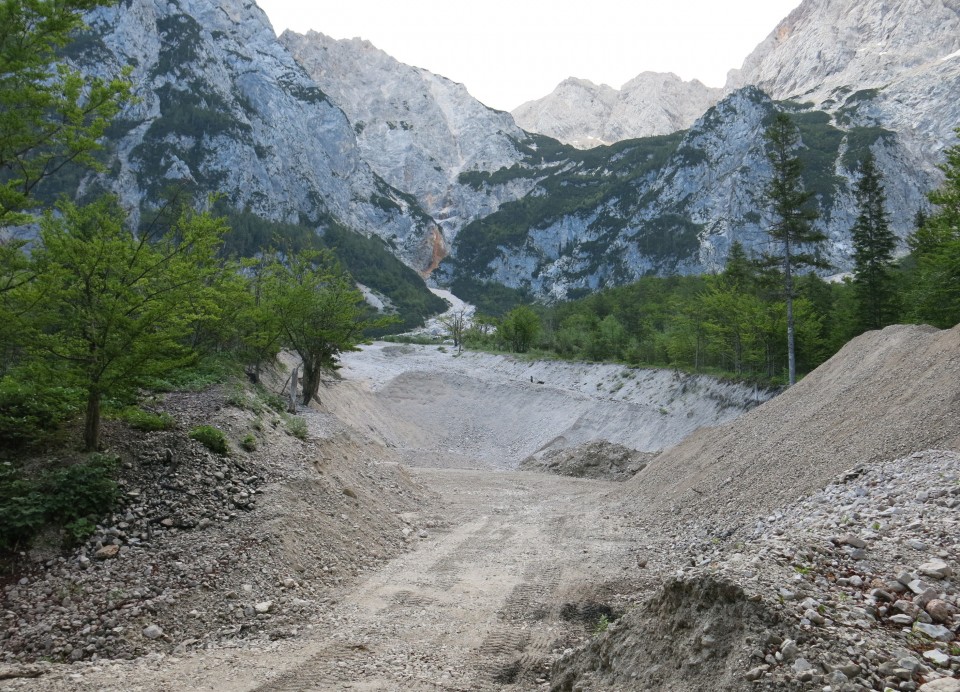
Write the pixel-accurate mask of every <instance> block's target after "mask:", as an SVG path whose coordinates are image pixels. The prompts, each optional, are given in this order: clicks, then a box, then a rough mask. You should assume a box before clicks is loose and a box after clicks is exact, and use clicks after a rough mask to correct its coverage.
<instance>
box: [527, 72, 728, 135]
mask: <svg viewBox="0 0 960 692" xmlns="http://www.w3.org/2000/svg"><path fill="white" fill-rule="evenodd" d="M721 93H722V91H721V90H720V89H710V88H709V87H706V86H704V85H703V84H702V83H701V82H699V81H697V80H693V81H690V82H685V81H683V80H682V79H680V78H679V77H678V76H677V75H675V74H673V73H661V72H642V73H641V74H639V75H637V76H636V77H634V78H633V79H631V80H630V81H629V82H627V83H626V84H624V85H623V86H622V87H621V88H620V89H619V90H617V89H613V88H612V87H609V86H607V85H606V84H601V85H596V84H594V83H593V82H591V81H589V80H586V79H577V78H569V79H565V80H564V81H563V82H561V83H560V84H559V85H558V86H557V88H556V89H554V90H553V92H551V93H550V94H549V95H547V96H545V97H544V98H542V99H537V100H535V101H528V102H527V103H524V104H523V105H521V106H519V107H518V108H517V109H516V110H514V111H513V117H514V120H516V121H517V124H518V125H520V127H522V128H523V129H525V130H528V131H530V132H537V133H540V134H544V135H547V136H549V137H554V138H556V139H559V140H560V141H561V142H565V143H567V144H572V145H573V146H576V147H578V148H581V149H588V148H591V147H595V146H598V145H602V144H611V143H613V142H619V141H621V140H624V139H634V138H637V137H648V136H652V135H663V134H669V133H671V132H676V131H677V130H682V129H685V128H687V127H690V125H692V124H693V122H694V121H695V120H696V119H697V118H698V117H699V116H700V115H702V114H703V112H704V111H705V110H706V109H707V108H709V107H710V106H711V105H713V104H714V103H716V101H717V100H718V99H719V98H720V95H721Z"/></svg>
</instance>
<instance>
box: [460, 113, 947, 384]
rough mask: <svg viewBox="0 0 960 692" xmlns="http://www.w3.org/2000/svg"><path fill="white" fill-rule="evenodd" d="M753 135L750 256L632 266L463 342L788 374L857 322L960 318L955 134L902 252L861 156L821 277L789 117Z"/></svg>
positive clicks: (847, 334) (764, 376) (525, 308)
mask: <svg viewBox="0 0 960 692" xmlns="http://www.w3.org/2000/svg"><path fill="white" fill-rule="evenodd" d="M957 132H958V135H960V130H958V131H957ZM764 139H765V145H766V151H767V154H768V158H769V160H770V162H771V167H772V175H771V179H770V181H769V182H768V184H767V186H766V188H765V190H764V195H765V199H766V200H767V203H768V204H769V207H770V210H771V212H772V217H773V223H772V225H771V227H770V228H769V230H768V241H769V242H768V243H767V244H766V246H765V247H764V249H763V251H761V252H758V253H756V254H754V255H749V254H748V253H747V252H746V251H745V249H744V248H743V246H742V245H740V244H739V243H733V244H732V246H731V248H730V251H729V254H728V259H727V263H726V266H725V268H724V269H723V270H722V271H720V272H718V273H716V274H713V275H704V276H686V277H681V276H674V277H666V278H659V277H645V278H643V279H641V280H639V281H637V282H635V283H633V284H630V285H627V286H621V287H616V288H609V289H605V290H602V291H599V292H597V293H595V294H593V295H590V296H587V297H584V298H581V299H579V300H574V301H569V302H563V303H558V304H553V305H550V306H543V305H537V304H530V305H521V306H517V307H515V308H514V309H513V310H511V311H509V312H508V313H506V315H504V316H503V317H502V318H493V317H484V316H482V315H481V316H479V317H478V318H477V319H475V321H474V324H473V326H472V327H471V328H469V329H467V330H465V332H464V335H463V340H464V343H466V344H467V345H468V346H473V347H478V348H497V349H506V350H512V351H515V352H527V351H530V350H534V351H539V352H542V353H544V354H548V355H555V356H559V357H563V358H572V359H586V360H612V361H619V362H623V363H627V364H631V365H649V366H669V367H678V368H684V369H688V370H694V371H711V372H717V373H723V374H730V375H733V376H736V377H740V378H745V379H753V380H758V381H763V382H766V383H779V384H788V385H789V384H792V383H793V382H794V381H795V380H796V377H797V373H798V372H800V373H803V372H808V371H810V370H812V369H813V368H815V367H816V366H817V365H819V364H820V363H822V362H823V361H825V360H826V359H827V358H829V357H830V356H832V355H833V354H834V353H835V352H836V351H837V350H839V349H840V348H841V347H842V346H843V345H844V344H845V343H846V342H847V341H849V340H850V339H851V338H853V337H855V336H857V335H859V334H861V333H863V332H864V331H867V330H871V329H880V328H882V327H885V326H887V325H890V324H895V323H928V324H932V325H934V326H937V327H941V328H949V327H952V326H954V325H955V324H957V323H958V322H960V145H954V146H952V147H949V148H948V149H947V150H946V152H945V162H944V163H942V164H941V166H940V168H941V170H942V171H943V173H944V183H943V185H942V186H941V187H940V188H938V189H937V190H934V191H932V192H931V193H930V194H929V195H928V198H929V202H930V205H931V208H932V212H930V213H927V212H925V211H923V210H921V211H918V213H917V217H916V221H915V229H914V231H913V232H912V233H911V235H910V236H909V237H908V239H907V246H908V248H909V250H910V252H909V254H908V255H906V256H905V257H902V258H900V259H896V258H895V252H896V249H897V238H896V236H895V235H894V233H893V232H892V231H891V229H890V226H889V216H888V213H887V211H886V206H885V205H886V195H885V191H884V181H883V178H882V176H881V174H880V172H879V170H878V168H877V165H876V162H875V161H874V159H873V157H872V156H871V155H867V156H866V157H865V158H864V159H863V160H862V161H861V162H860V163H859V166H858V175H857V182H856V187H855V190H854V196H855V200H856V205H857V216H856V220H855V223H854V225H853V227H852V228H851V239H852V244H853V261H854V269H853V271H852V273H851V275H850V276H848V277H846V278H844V279H843V280H842V281H836V282H832V283H828V282H826V281H824V280H823V279H821V278H820V277H819V276H818V275H817V274H816V273H815V272H814V271H813V270H815V269H824V268H826V264H825V263H824V262H823V260H822V258H821V252H820V247H821V244H822V243H823V241H824V240H825V238H824V236H823V235H822V234H821V233H820V232H819V231H818V230H816V228H815V224H814V222H815V220H816V213H815V210H814V207H813V203H812V202H813V200H812V195H811V194H810V193H809V192H808V191H806V190H804V187H803V183H802V172H803V171H802V166H801V164H800V160H799V158H798V156H797V154H796V152H797V149H798V147H799V146H801V143H800V141H799V137H798V134H797V130H796V128H795V127H794V126H793V123H792V122H791V120H790V118H789V116H787V115H785V114H778V115H777V116H776V117H775V119H774V120H773V122H772V123H771V124H770V126H769V127H768V128H767V130H766V132H765V135H764Z"/></svg>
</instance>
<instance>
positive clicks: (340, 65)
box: [280, 31, 534, 242]
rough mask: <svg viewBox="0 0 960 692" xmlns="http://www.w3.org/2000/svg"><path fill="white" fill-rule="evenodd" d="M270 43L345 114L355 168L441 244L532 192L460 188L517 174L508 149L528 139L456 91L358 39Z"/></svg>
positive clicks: (521, 186) (514, 186) (517, 160)
mask: <svg viewBox="0 0 960 692" xmlns="http://www.w3.org/2000/svg"><path fill="white" fill-rule="evenodd" d="M280 42H281V43H282V44H283V45H284V46H286V48H287V49H288V50H289V51H290V53H291V54H292V55H293V56H294V58H296V60H297V61H298V62H299V63H300V64H301V65H302V66H303V68H304V69H305V70H306V71H307V73H308V74H309V75H310V76H311V77H312V78H313V79H314V80H316V82H317V84H319V86H320V88H321V89H323V91H324V93H326V94H327V95H328V96H329V97H330V99H331V100H332V101H333V102H334V103H336V104H337V105H338V106H339V107H340V108H341V109H343V111H344V113H346V115H347V118H348V119H349V120H350V122H351V123H352V125H353V129H354V131H355V132H356V137H357V142H358V144H359V146H360V151H361V155H362V157H363V159H364V160H365V161H366V162H367V163H368V164H369V165H370V167H371V168H372V169H373V170H375V171H376V172H377V174H378V175H380V176H381V177H383V179H384V180H386V181H387V182H388V183H389V184H390V185H392V186H394V187H396V188H398V189H400V190H403V191H404V192H406V193H409V194H410V195H412V196H413V197H414V198H416V200H417V202H418V203H419V204H420V206H422V207H423V209H424V210H425V211H426V212H427V213H428V214H430V215H431V216H432V217H433V218H434V219H436V220H437V222H438V223H439V224H440V226H441V227H442V228H443V233H444V239H445V241H446V242H450V241H452V240H453V238H454V237H455V236H456V234H457V232H458V231H459V230H460V229H461V228H462V227H463V226H464V225H465V224H466V223H469V222H470V221H472V220H474V219H477V218H482V217H484V216H487V215H488V214H490V213H492V212H494V211H496V210H497V209H498V208H499V206H500V204H502V203H503V202H504V201H511V200H515V199H518V198H520V197H522V196H523V195H525V194H526V193H527V192H529V190H530V188H531V187H532V186H533V183H534V180H533V179H531V178H528V177H513V178H511V179H510V180H508V181H507V182H505V184H502V185H494V186H492V187H489V188H487V189H482V190H481V189H478V188H477V187H474V186H471V185H468V184H465V183H464V182H462V180H461V175H463V174H467V175H469V174H471V173H473V174H477V173H488V174H489V173H493V172H494V171H497V170H500V169H509V168H511V167H512V166H520V165H524V161H525V158H526V157H525V156H524V154H523V153H522V152H521V151H520V150H519V149H518V146H517V144H518V142H521V141H523V140H526V139H527V138H528V136H527V134H526V133H524V132H523V131H522V130H520V128H518V127H517V126H516V124H514V122H513V120H512V119H511V118H510V115H509V114H508V113H504V112H502V111H495V110H492V109H490V108H487V107H486V106H484V105H483V104H482V103H480V102H479V101H477V100H476V99H475V98H473V97H472V96H471V95H470V94H469V92H467V89H466V87H464V86H463V85H462V84H458V83H456V82H452V81H450V80H449V79H446V78H445V77H441V76H440V75H436V74H433V73H432V72H429V71H427V70H424V69H420V68H417V67H411V66H409V65H404V64H403V63H400V62H399V61H397V60H395V59H394V58H392V57H390V56H389V55H387V54H386V53H384V52H383V51H381V50H379V49H377V48H376V47H374V46H373V45H371V44H370V43H369V42H367V41H363V40H361V39H352V40H342V41H338V40H335V39H332V38H330V37H328V36H324V35H323V34H320V33H317V32H315V31H311V32H309V33H307V34H306V35H301V34H297V33H294V32H291V31H286V32H284V33H283V35H282V36H281V37H280Z"/></svg>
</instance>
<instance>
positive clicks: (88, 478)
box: [0, 454, 119, 551]
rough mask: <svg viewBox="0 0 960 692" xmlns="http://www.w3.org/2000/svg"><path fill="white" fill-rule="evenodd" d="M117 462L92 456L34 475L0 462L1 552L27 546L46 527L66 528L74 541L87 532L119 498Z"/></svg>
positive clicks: (88, 532)
mask: <svg viewBox="0 0 960 692" xmlns="http://www.w3.org/2000/svg"><path fill="white" fill-rule="evenodd" d="M117 462H118V460H117V459H116V458H115V457H110V456H105V455H101V454H93V455H91V456H90V457H89V458H88V459H87V460H86V461H84V462H80V463H76V464H72V465H69V466H64V467H61V468H56V469H52V470H47V471H45V472H43V473H41V474H39V475H35V476H28V475H26V474H24V473H22V472H21V471H20V470H18V469H16V468H15V467H14V466H12V465H11V464H0V550H2V551H11V550H15V549H18V548H23V547H25V546H27V545H29V543H30V541H31V540H32V539H33V537H34V536H35V535H36V534H37V533H39V532H40V531H41V530H42V529H43V528H44V527H45V526H48V525H56V526H61V527H64V528H65V529H66V532H67V540H68V542H72V543H76V542H79V541H81V540H82V539H83V538H85V537H86V536H87V535H89V534H90V533H91V532H92V530H93V528H94V523H95V522H96V520H97V519H98V518H99V517H101V516H102V515H104V514H106V513H107V512H109V511H110V509H111V508H112V507H113V506H114V504H115V503H116V501H117V499H118V497H119V493H118V489H117V484H116V482H115V481H114V480H113V475H114V473H115V472H116V467H117Z"/></svg>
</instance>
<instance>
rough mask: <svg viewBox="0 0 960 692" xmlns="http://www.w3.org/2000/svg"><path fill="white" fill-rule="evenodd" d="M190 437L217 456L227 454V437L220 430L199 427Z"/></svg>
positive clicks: (210, 427)
mask: <svg viewBox="0 0 960 692" xmlns="http://www.w3.org/2000/svg"><path fill="white" fill-rule="evenodd" d="M190 437H191V438H193V439H194V440H196V441H197V442H199V443H200V444H202V445H203V446H204V447H206V448H207V449H209V450H210V451H211V452H216V453H217V454H227V453H228V452H229V448H228V447H227V437H226V435H224V434H223V431H222V430H220V428H215V427H213V426H212V425H199V426H197V427H196V428H194V429H193V430H191V431H190Z"/></svg>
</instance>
